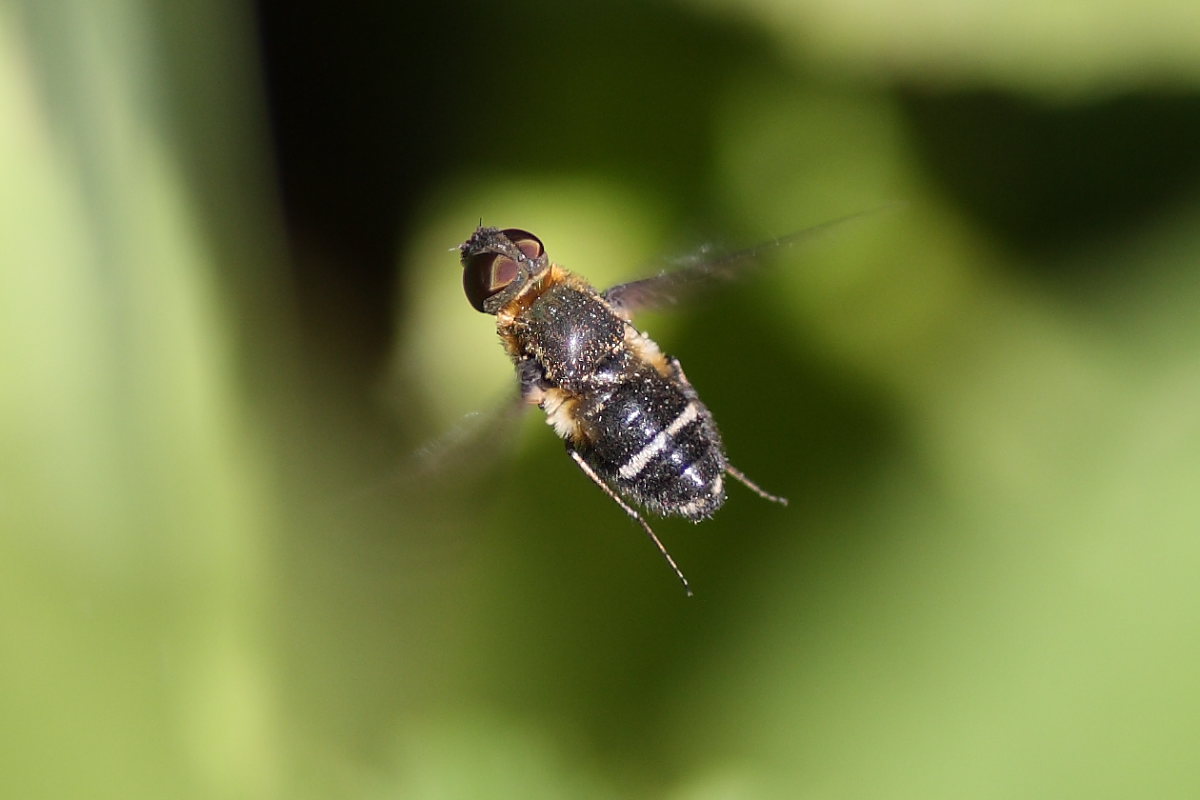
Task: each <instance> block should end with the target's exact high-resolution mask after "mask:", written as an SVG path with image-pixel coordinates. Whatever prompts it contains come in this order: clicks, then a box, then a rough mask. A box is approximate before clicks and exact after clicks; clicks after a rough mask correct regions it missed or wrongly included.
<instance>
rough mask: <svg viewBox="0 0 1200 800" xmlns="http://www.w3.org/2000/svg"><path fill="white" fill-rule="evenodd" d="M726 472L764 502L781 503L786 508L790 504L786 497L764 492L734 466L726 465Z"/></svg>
mask: <svg viewBox="0 0 1200 800" xmlns="http://www.w3.org/2000/svg"><path fill="white" fill-rule="evenodd" d="M725 471H726V472H728V473H729V474H730V475H732V476H733V477H734V478H737V479H738V481H740V482H741V484H742V485H743V486H745V487H746V488H747V489H749V490H750V491H752V492H754V493H755V494H756V495H758V496H759V497H761V498H762V499H763V500H770V501H771V502H772V503H779V505H781V506H786V505H787V504H788V501H787V498H786V497H778V496H776V495H773V494H771V493H769V492H766V491H763V488H762V487H761V486H759V485H758V484H757V483H755V482H754V481H752V480H750V479H749V478H747V477H746V476H745V475H743V474H742V472H741V470H739V469H737V468H736V467H734V466H733V465H732V464H726V465H725Z"/></svg>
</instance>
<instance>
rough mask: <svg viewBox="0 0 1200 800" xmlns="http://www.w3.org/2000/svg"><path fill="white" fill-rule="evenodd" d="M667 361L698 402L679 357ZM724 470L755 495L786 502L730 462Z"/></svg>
mask: <svg viewBox="0 0 1200 800" xmlns="http://www.w3.org/2000/svg"><path fill="white" fill-rule="evenodd" d="M667 363H668V364H670V365H671V370H672V371H674V373H675V377H676V378H678V379H679V382H680V383H681V384H683V388H684V393H685V394H686V395H687V397H688V399H689V400H692V401H694V402H699V400H700V396H699V395H698V394H696V390H695V389H694V388H692V384H691V382H690V381H689V380H688V379H687V375H684V374H683V367H681V366H680V365H679V359H677V358H675V357H673V356H672V357H669V358H668V359H667ZM725 471H726V472H727V473H729V475H730V476H731V477H733V478H736V479H737V480H738V482H740V483H741V484H742V485H743V486H745V487H746V488H747V489H749V490H750V491H752V492H754V493H755V494H756V495H758V496H759V497H761V498H762V499H764V500H770V501H771V502H772V503H779V504H780V505H781V506H786V505H787V504H788V501H787V498H786V497H778V496H776V495H773V494H771V493H770V492H767V491H765V490H764V489H763V488H762V487H761V486H759V485H758V484H757V483H755V482H754V481H752V480H750V479H749V478H747V477H746V476H745V475H744V474H743V473H742V471H741V470H739V469H738V468H737V467H735V466H733V465H732V464H729V463H726V464H725Z"/></svg>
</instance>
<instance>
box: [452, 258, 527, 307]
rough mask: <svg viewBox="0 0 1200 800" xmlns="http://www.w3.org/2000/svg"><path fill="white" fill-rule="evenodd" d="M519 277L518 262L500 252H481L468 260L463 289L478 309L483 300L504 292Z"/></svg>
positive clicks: (464, 271)
mask: <svg viewBox="0 0 1200 800" xmlns="http://www.w3.org/2000/svg"><path fill="white" fill-rule="evenodd" d="M516 279H517V262H515V261H513V260H512V259H511V258H509V257H508V256H505V255H501V254H499V253H480V254H479V255H477V256H475V257H473V258H471V259H470V260H469V261H467V266H466V269H464V270H463V291H465V292H466V293H467V299H468V300H470V301H471V305H472V306H474V307H475V310H476V311H483V302H484V301H485V300H487V299H488V298H489V297H491V296H492V295H494V294H497V293H499V292H502V291H504V290H505V288H507V287H508V285H509V284H510V283H512V282H513V281H514V280H516Z"/></svg>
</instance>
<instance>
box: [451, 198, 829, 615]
mask: <svg viewBox="0 0 1200 800" xmlns="http://www.w3.org/2000/svg"><path fill="white" fill-rule="evenodd" d="M840 221H841V220H838V222H840ZM829 224H833V223H827V225H829ZM820 227H822V228H824V227H826V226H820ZM815 230H816V229H809V230H807V231H803V232H801V233H802V234H803V235H805V236H808V235H811V234H812V233H813V232H814V231H815ZM798 236H799V234H797V235H794V236H793V237H787V238H786V239H780V240H776V241H775V242H771V243H768V245H765V246H762V247H759V248H754V249H753V250H748V251H743V252H741V253H736V254H734V255H732V256H727V257H726V258H724V259H719V260H716V261H711V262H708V263H704V264H700V265H696V266H692V267H689V268H684V269H680V270H676V271H674V272H666V273H662V274H659V275H656V276H653V277H650V278H645V279H643V280H638V281H633V282H630V283H623V284H620V285H618V286H614V287H612V288H610V289H607V290H604V291H597V290H596V289H595V288H594V287H593V286H592V285H591V284H590V283H588V282H587V281H586V280H584V279H583V278H582V277H580V276H579V275H576V274H574V273H572V272H570V271H568V270H567V269H565V268H563V267H562V266H560V265H558V264H556V263H554V262H553V261H551V260H550V258H549V256H548V255H547V254H546V251H545V247H544V246H543V245H542V242H541V240H540V239H538V238H537V237H536V236H534V235H533V234H532V233H529V232H528V231H525V230H521V229H518V228H505V229H498V228H492V227H483V226H480V227H479V228H477V229H476V231H475V232H474V233H473V234H471V236H470V238H468V239H467V240H466V241H465V242H463V243H462V244H461V245H459V246H458V250H459V251H460V255H461V261H462V266H463V289H464V291H465V293H466V296H467V299H468V300H469V301H470V303H471V305H472V306H473V307H474V308H475V309H476V310H477V311H481V312H483V313H485V314H492V315H494V316H495V317H496V329H497V332H498V333H499V336H500V340H501V342H502V343H503V345H504V348H505V350H506V351H507V353H508V355H509V357H510V358H511V359H512V362H513V364H514V365H515V367H516V372H517V377H518V381H519V385H520V392H521V397H522V399H523V400H524V401H525V402H527V403H529V404H532V405H537V406H538V407H539V408H540V409H541V410H542V411H543V412H545V414H546V422H547V423H548V424H549V425H550V426H551V427H552V428H553V429H554V431H555V433H557V434H558V435H559V436H560V437H561V438H562V439H563V441H564V442H565V443H566V448H567V453H568V454H569V455H570V457H571V459H572V460H573V461H574V462H575V464H576V465H577V466H578V467H579V469H580V470H581V471H582V472H583V473H584V474H585V475H587V476H588V478H590V479H591V480H592V482H593V483H595V484H596V485H597V486H599V487H600V489H601V490H602V491H603V492H604V493H605V494H607V495H608V497H609V498H611V499H612V500H613V502H615V503H616V504H617V505H619V506H620V507H621V508H622V509H623V510H624V511H625V513H626V514H628V515H629V516H630V517H631V518H633V519H634V520H635V521H636V522H637V523H638V524H639V525H641V527H642V529H643V530H644V531H645V532H646V534H647V535H648V536H649V537H650V539H651V540H652V541H653V542H654V544H655V546H656V547H657V548H658V550H659V552H660V553H662V556H663V558H665V559H666V561H667V563H668V564H669V565H670V567H671V569H672V570H673V571H674V572H675V575H676V576H677V577H678V578H679V580H680V581H681V582H682V583H683V586H684V589H685V590H686V591H687V593H688V595H691V594H692V590H691V587H690V585H689V584H688V581H687V578H686V577H684V574H683V571H682V570H681V569H680V568H679V566H678V565H677V564H676V563H675V560H674V559H673V558H672V557H671V554H670V553H669V552H668V551H667V548H666V547H665V546H663V543H662V541H661V540H660V539H659V538H658V536H657V535H656V534H655V533H654V530H653V529H652V528H651V527H650V524H649V523H648V522H647V521H646V518H645V516H644V515H643V514H642V513H641V512H639V511H638V510H636V509H635V508H634V505H637V506H640V507H642V508H643V509H645V510H647V511H649V512H651V513H654V514H658V515H662V516H679V517H683V518H684V519H687V520H690V521H692V522H700V521H701V520H704V519H707V518H709V517H711V516H712V515H713V514H714V513H715V512H716V511H717V510H718V509H719V508H720V507H721V506H722V505H723V504H724V502H725V499H726V485H725V480H726V476H728V477H730V478H733V479H734V480H736V481H738V482H739V483H741V484H743V485H745V486H746V487H747V488H749V489H750V490H751V491H753V492H754V493H755V494H757V495H759V496H760V497H762V498H764V499H766V500H769V501H771V502H774V503H779V504H781V505H786V504H787V500H786V499H785V498H783V497H777V496H775V495H773V494H770V493H768V492H766V491H764V490H763V489H762V488H760V487H759V486H758V485H757V484H755V483H754V482H753V481H751V480H750V479H749V478H747V477H746V476H745V475H744V474H742V472H740V471H739V470H738V469H736V468H735V467H734V466H733V465H732V464H731V463H730V462H729V458H728V457H727V456H726V453H725V446H724V444H723V443H722V441H721V435H720V433H719V431H718V430H717V424H716V422H715V421H714V420H713V417H712V414H711V413H710V412H709V410H708V408H707V407H706V406H705V405H704V403H703V402H702V401H701V400H700V397H699V395H698V394H697V393H696V390H695V388H693V386H692V384H691V383H690V382H689V381H688V379H687V376H686V375H685V374H684V372H683V368H682V367H681V366H680V364H679V361H678V359H676V358H674V357H672V356H669V355H667V354H665V353H663V352H662V351H661V350H660V349H659V347H658V345H657V344H655V343H654V341H653V340H651V339H650V337H648V336H647V335H646V334H645V333H643V332H642V331H640V330H639V329H637V328H636V327H635V326H634V325H633V323H632V321H631V320H632V315H633V312H634V311H636V310H638V309H641V308H645V307H648V306H652V305H660V304H663V303H668V302H672V301H673V300H674V299H675V297H676V296H677V295H678V294H679V292H680V291H682V290H683V289H684V287H686V286H688V285H690V284H693V283H697V282H703V281H704V280H705V279H710V278H721V277H726V276H727V274H728V273H729V272H731V271H732V270H734V269H737V268H739V266H740V265H741V264H743V263H744V262H746V261H748V260H750V259H753V258H755V257H757V255H758V254H759V253H760V252H761V251H762V250H763V249H766V248H767V247H778V246H781V245H785V244H790V243H791V241H792V240H793V239H794V238H797V237H798Z"/></svg>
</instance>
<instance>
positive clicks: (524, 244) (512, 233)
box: [500, 228, 546, 258]
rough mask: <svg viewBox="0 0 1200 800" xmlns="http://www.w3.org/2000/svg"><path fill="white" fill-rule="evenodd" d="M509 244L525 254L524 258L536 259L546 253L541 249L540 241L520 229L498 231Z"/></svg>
mask: <svg viewBox="0 0 1200 800" xmlns="http://www.w3.org/2000/svg"><path fill="white" fill-rule="evenodd" d="M500 232H501V233H502V234H504V236H505V238H507V239H508V240H509V241H510V242H512V243H513V244H515V245H516V246H517V249H518V250H520V251H521V252H522V253H524V254H525V257H526V258H538V257H539V256H541V254H542V253H544V252H545V251H546V249H545V248H544V247H542V240H541V239H539V238H537V237H536V236H534V235H533V234H532V233H530V232H529V231H523V230H521V229H520V228H506V229H504V230H502V231H500Z"/></svg>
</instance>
